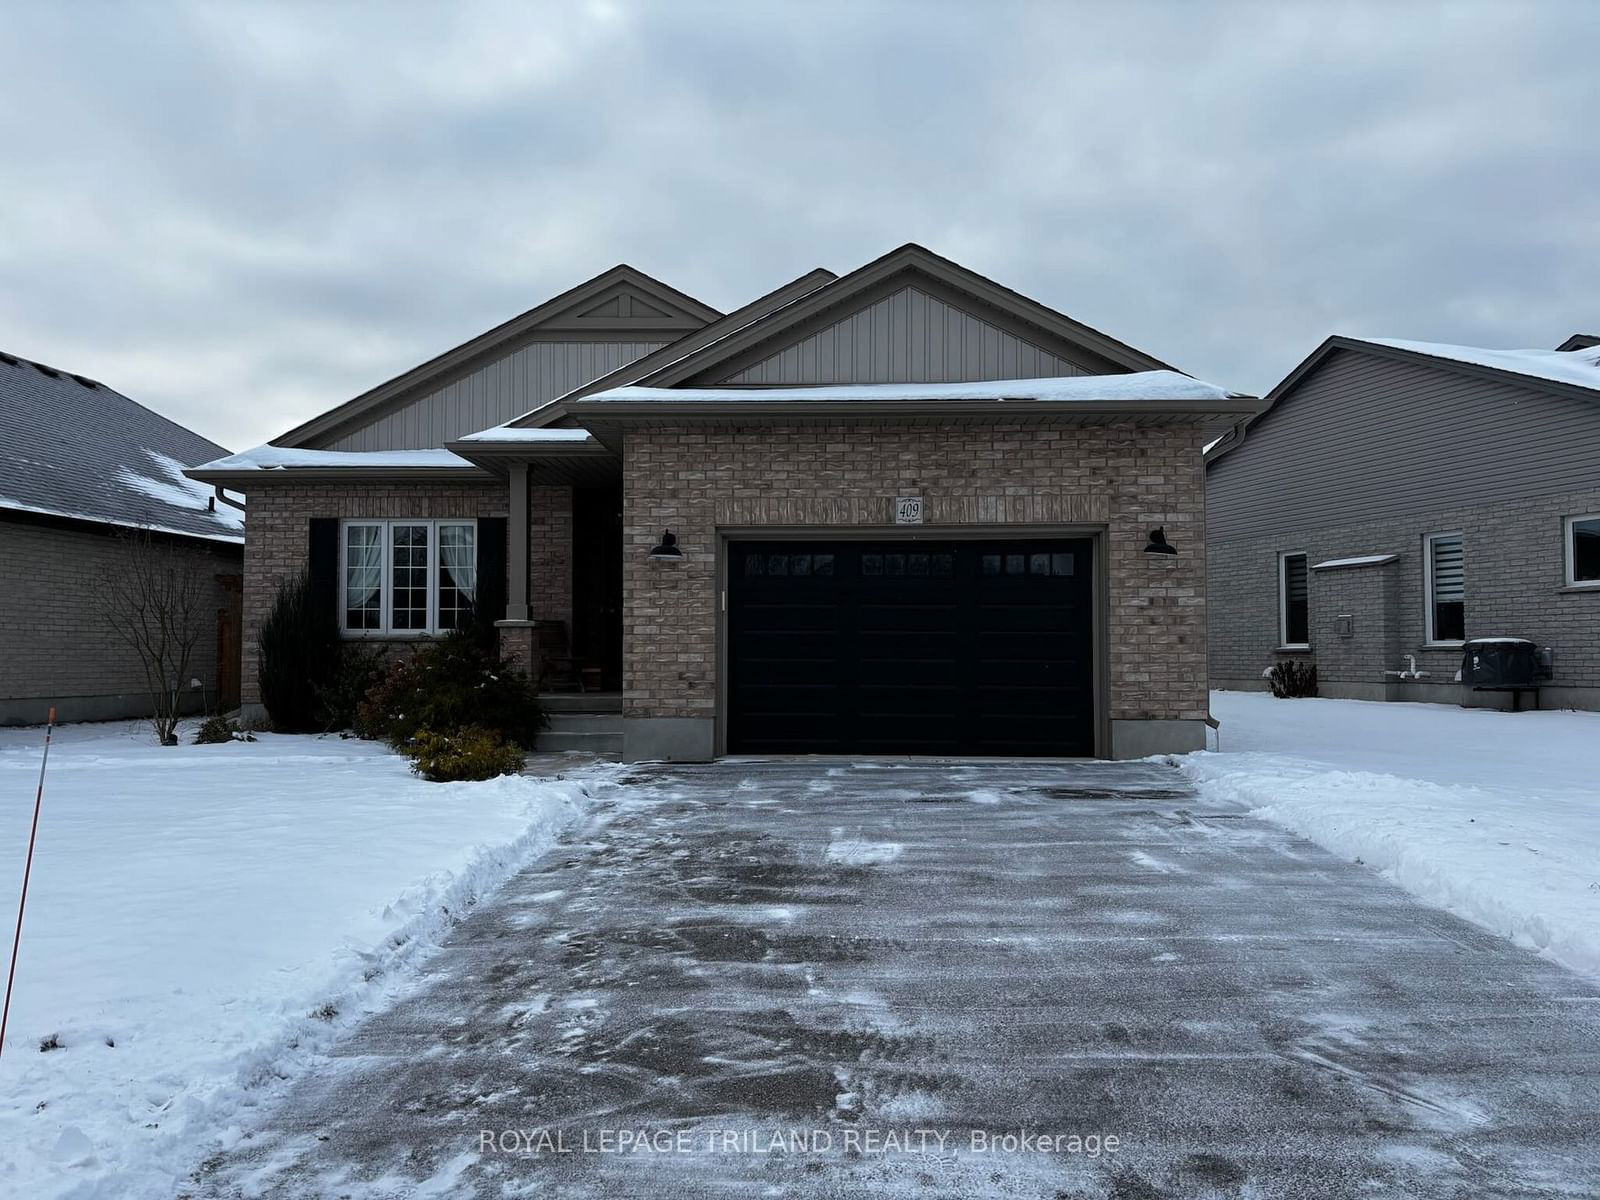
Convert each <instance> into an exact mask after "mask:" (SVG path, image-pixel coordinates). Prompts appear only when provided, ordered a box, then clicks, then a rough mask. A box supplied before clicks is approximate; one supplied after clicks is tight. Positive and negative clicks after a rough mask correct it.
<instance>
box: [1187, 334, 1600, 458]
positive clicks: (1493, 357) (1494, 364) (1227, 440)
mask: <svg viewBox="0 0 1600 1200" xmlns="http://www.w3.org/2000/svg"><path fill="white" fill-rule="evenodd" d="M1568 340H1569V341H1572V340H1575V339H1568ZM1341 350H1342V351H1354V352H1356V353H1360V354H1370V355H1374V356H1376V357H1380V358H1389V359H1394V360H1397V361H1400V362H1409V363H1413V364H1420V365H1423V366H1426V367H1430V368H1433V369H1435V370H1440V371H1452V372H1455V373H1457V374H1461V375H1468V376H1474V377H1477V378H1480V379H1490V380H1494V381H1496V382H1499V383H1512V384H1516V385H1519V386H1522V387H1527V388H1532V389H1534V390H1536V391H1541V392H1548V393H1551V394H1554V395H1558V396H1566V397H1573V398H1576V399H1580V400H1587V401H1590V402H1592V403H1595V404H1600V348H1597V347H1585V348H1581V349H1572V350H1491V349H1487V348H1484V347H1479V346H1452V345H1449V344H1447V343H1443V342H1412V341H1403V340H1400V339H1396V338H1352V337H1342V336H1339V335H1337V334H1335V335H1334V336H1332V337H1329V338H1327V339H1326V340H1325V341H1324V342H1323V343H1322V344H1321V345H1320V346H1318V347H1317V348H1316V349H1315V350H1313V351H1312V352H1311V353H1310V354H1309V355H1308V356H1307V357H1306V358H1305V359H1304V360H1303V361H1302V362H1301V363H1300V365H1299V366H1297V367H1295V369H1294V370H1292V371H1290V372H1289V374H1287V375H1285V376H1284V377H1283V379H1282V380H1281V381H1280V382H1279V383H1278V384H1277V386H1275V387H1274V388H1273V389H1272V390H1271V391H1269V392H1268V393H1267V394H1266V397H1265V399H1266V405H1265V407H1263V408H1262V410H1261V411H1260V412H1259V413H1258V414H1256V415H1255V416H1253V417H1251V418H1250V419H1249V420H1248V421H1246V422H1243V423H1242V424H1241V425H1240V426H1238V427H1237V428H1236V429H1234V430H1232V431H1230V432H1229V433H1228V434H1227V435H1225V436H1224V437H1222V438H1221V439H1219V440H1218V441H1217V442H1216V443H1215V444H1214V445H1213V446H1212V447H1211V448H1210V449H1209V450H1208V451H1207V452H1206V461H1207V462H1208V463H1209V462H1215V461H1216V460H1217V459H1218V458H1221V457H1222V456H1223V455H1224V454H1227V453H1228V452H1229V451H1231V450H1233V449H1234V448H1235V447H1236V446H1238V445H1239V444H1240V443H1241V442H1242V441H1243V440H1244V435H1245V433H1246V432H1248V430H1249V427H1250V426H1251V425H1253V424H1255V422H1257V421H1259V420H1261V418H1262V417H1264V416H1266V415H1267V414H1268V413H1269V412H1271V411H1272V410H1273V409H1274V408H1275V407H1276V406H1277V405H1278V403H1279V401H1281V400H1283V399H1284V398H1285V397H1286V396H1288V395H1289V394H1290V393H1292V392H1293V391H1294V390H1295V389H1296V388H1297V387H1298V386H1299V385H1300V382H1301V381H1302V380H1303V379H1305V378H1306V377H1307V376H1308V375H1310V374H1311V373H1312V372H1313V371H1315V370H1316V369H1317V368H1318V367H1319V366H1321V364H1322V363H1323V361H1324V360H1325V359H1327V358H1328V356H1329V355H1331V354H1334V353H1336V352H1338V351H1341Z"/></svg>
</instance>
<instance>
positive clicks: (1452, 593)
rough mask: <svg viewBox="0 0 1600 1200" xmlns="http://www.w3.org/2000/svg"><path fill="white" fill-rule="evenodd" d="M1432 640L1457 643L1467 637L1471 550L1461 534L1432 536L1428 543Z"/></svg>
mask: <svg viewBox="0 0 1600 1200" xmlns="http://www.w3.org/2000/svg"><path fill="white" fill-rule="evenodd" d="M1424 551H1425V553H1424V555H1423V571H1424V574H1425V576H1426V579H1425V584H1426V592H1427V596H1426V601H1427V621H1428V629H1427V634H1428V641H1429V642H1432V643H1436V644H1445V645H1450V644H1456V643H1460V642H1461V641H1463V640H1465V638H1466V636H1467V547H1466V542H1465V540H1464V539H1463V538H1462V536H1461V535H1460V534H1459V533H1433V534H1429V535H1428V537H1427V539H1426V541H1425V543H1424Z"/></svg>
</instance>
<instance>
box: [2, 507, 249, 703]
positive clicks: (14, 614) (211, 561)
mask: <svg viewBox="0 0 1600 1200" xmlns="http://www.w3.org/2000/svg"><path fill="white" fill-rule="evenodd" d="M184 545H186V546H191V547H192V550H190V551H188V554H189V557H190V558H191V559H192V561H193V568H194V570H195V571H196V572H198V573H200V574H201V575H202V576H203V577H204V578H205V580H206V581H207V582H208V583H209V584H210V586H211V589H212V593H213V601H214V603H212V604H210V605H209V606H208V608H207V614H206V616H205V617H204V625H203V628H202V630H201V633H200V638H199V641H198V642H197V643H196V645H195V652H194V659H193V661H192V663H191V665H190V669H189V674H190V675H191V676H193V677H194V678H197V679H199V680H201V681H202V682H203V683H204V685H205V697H206V700H207V701H208V702H214V701H215V699H216V689H217V628H216V610H217V609H221V608H225V607H227V606H228V605H229V603H230V600H229V598H228V596H227V595H226V594H225V593H224V592H223V589H222V587H221V586H220V585H219V584H216V583H215V577H216V576H217V575H236V574H238V572H239V569H240V566H239V559H240V555H239V549H238V548H237V547H236V546H230V545H229V544H227V543H217V544H214V545H213V544H208V543H205V542H201V541H198V540H186V541H185V542H184ZM122 553H123V552H122V549H121V547H119V546H118V544H117V541H116V536H115V534H114V533H112V532H110V531H106V530H99V529H93V528H89V527H82V528H78V527H69V526H67V525H64V524H54V523H49V524H47V523H37V522H24V521H11V520H0V578H3V579H4V580H5V581H6V584H5V590H4V594H3V595H0V723H5V722H8V721H16V722H25V723H33V722H37V721H43V720H44V717H45V712H46V710H47V709H48V708H49V706H50V705H52V704H54V705H56V706H57V708H58V709H59V712H58V717H59V718H60V719H61V720H96V719H109V718H115V717H131V716H143V715H145V714H147V713H148V712H149V711H150V703H149V698H148V695H147V689H146V683H145V677H144V670H143V668H142V667H141V665H140V662H139V658H138V655H137V654H136V653H135V652H134V650H133V649H132V648H131V647H130V646H128V645H127V643H125V642H123V641H122V640H121V639H120V638H118V637H117V635H116V634H115V633H114V632H112V631H111V630H110V629H109V628H107V626H106V623H105V620H104V619H103V617H102V616H101V615H100V611H99V607H98V600H97V596H98V593H99V588H100V583H99V581H100V579H101V577H102V574H103V572H105V571H106V570H114V569H116V568H117V567H118V565H119V564H120V563H121V562H122ZM193 705H194V707H195V709H196V710H198V709H199V708H200V705H201V698H200V695H199V694H198V693H197V694H196V695H195V696H194V698H193Z"/></svg>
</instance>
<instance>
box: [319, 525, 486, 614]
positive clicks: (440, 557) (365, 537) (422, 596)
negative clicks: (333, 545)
mask: <svg viewBox="0 0 1600 1200" xmlns="http://www.w3.org/2000/svg"><path fill="white" fill-rule="evenodd" d="M477 543H478V527H477V523H476V522H473V521H410V520H406V521H346V522H345V523H344V579H343V581H342V589H341V590H342V595H343V601H342V605H341V608H342V612H343V621H342V624H343V628H344V631H345V632H346V633H349V634H358V635H364V636H373V635H383V634H400V635H412V634H429V633H445V632H448V631H449V630H452V629H459V628H461V627H462V626H463V625H465V624H467V622H468V620H469V619H470V618H471V615H472V611H473V604H474V602H475V600H476V597H477V587H478V565H477V550H478V545H477Z"/></svg>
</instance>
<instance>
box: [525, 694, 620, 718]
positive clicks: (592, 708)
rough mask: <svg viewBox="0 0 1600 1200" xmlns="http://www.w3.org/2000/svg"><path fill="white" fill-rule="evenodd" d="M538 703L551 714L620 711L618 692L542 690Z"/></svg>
mask: <svg viewBox="0 0 1600 1200" xmlns="http://www.w3.org/2000/svg"><path fill="white" fill-rule="evenodd" d="M539 703H540V704H541V705H543V706H544V710H545V712H547V713H550V714H551V715H552V716H553V715H554V714H556V713H621V712H622V696H621V694H620V693H618V692H544V693H542V694H541V695H540V697H539Z"/></svg>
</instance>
